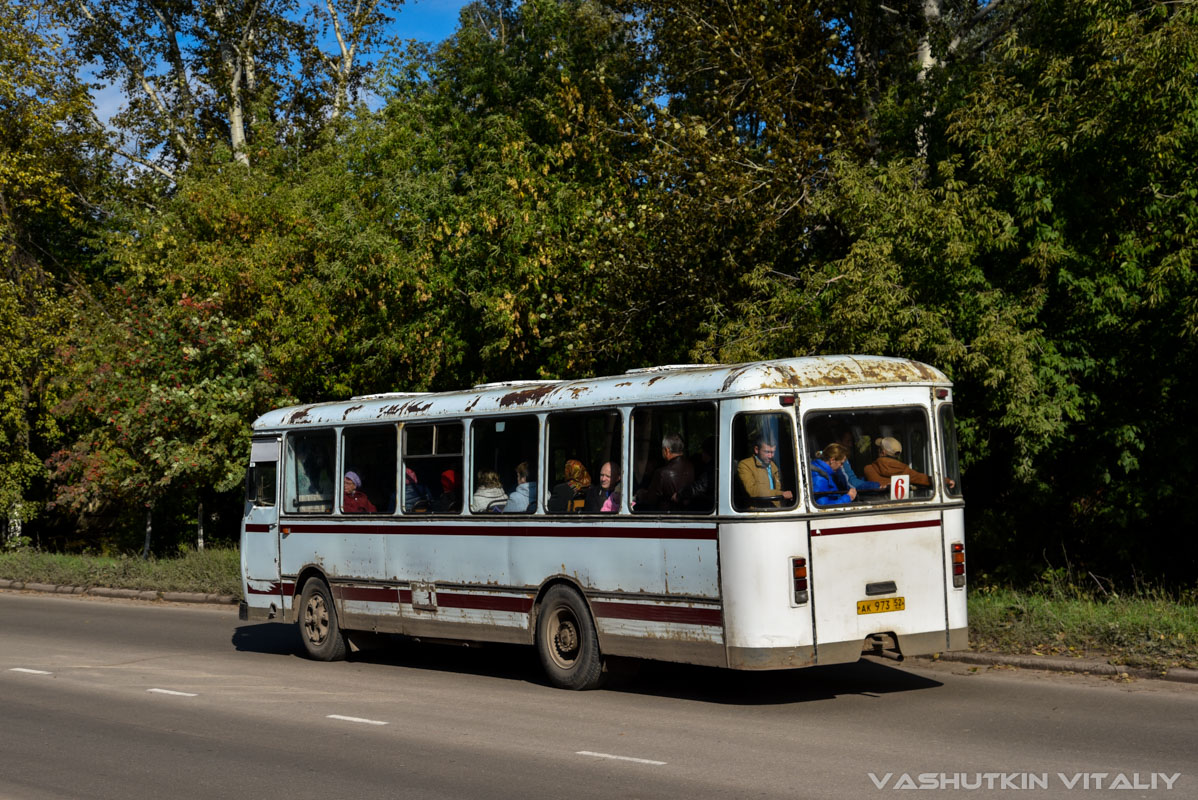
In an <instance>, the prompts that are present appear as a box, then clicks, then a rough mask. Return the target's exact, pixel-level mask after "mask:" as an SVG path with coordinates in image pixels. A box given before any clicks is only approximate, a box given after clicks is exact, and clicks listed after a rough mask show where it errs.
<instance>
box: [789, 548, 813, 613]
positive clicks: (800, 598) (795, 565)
mask: <svg viewBox="0 0 1198 800" xmlns="http://www.w3.org/2000/svg"><path fill="white" fill-rule="evenodd" d="M790 572H791V575H792V577H793V580H794V597H795V603H796V604H798V605H803V604H804V603H806V602H807V601H808V600H809V599H811V595H810V593H809V592H808V590H807V559H805V558H792V559H791V560H790Z"/></svg>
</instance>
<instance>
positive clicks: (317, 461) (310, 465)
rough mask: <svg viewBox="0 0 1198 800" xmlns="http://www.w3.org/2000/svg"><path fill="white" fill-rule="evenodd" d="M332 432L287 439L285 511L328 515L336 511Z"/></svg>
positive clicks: (289, 435) (307, 432)
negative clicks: (334, 506) (334, 502)
mask: <svg viewBox="0 0 1198 800" xmlns="http://www.w3.org/2000/svg"><path fill="white" fill-rule="evenodd" d="M333 435H334V434H333V431H331V430H328V431H320V430H318V431H303V432H300V433H290V434H288V435H287V446H286V456H285V458H286V462H285V466H284V470H285V472H284V475H285V477H286V488H285V490H284V505H283V509H284V511H286V512H288V513H292V514H328V513H330V512H332V510H333V489H334V484H333V451H334V446H335V442H334V440H333Z"/></svg>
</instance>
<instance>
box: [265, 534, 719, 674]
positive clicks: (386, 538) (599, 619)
mask: <svg viewBox="0 0 1198 800" xmlns="http://www.w3.org/2000/svg"><path fill="white" fill-rule="evenodd" d="M282 528H283V529H284V530H285V531H287V533H286V535H285V536H284V538H283V559H282V561H283V573H284V575H286V576H288V577H289V578H290V579H291V581H292V582H293V583H294V581H295V579H296V578H297V577H298V575H299V574H300V573H301V572H302V571H303V570H304V569H305V568H307V567H310V566H316V567H318V568H319V569H320V570H321V572H322V573H323V575H324V577H325V578H326V579H327V580H328V581H329V583H330V584H331V585H332V586H333V594H334V599H335V600H336V601H337V602H338V608H339V610H340V611H341V612H342V614H343V615H345V623H346V626H347V627H349V626H351V625H357V626H361V627H366V628H367V629H371V630H380V631H382V630H387V631H391V632H397V633H407V634H410V635H424V636H441V637H448V638H457V637H461V638H480V639H483V640H494V641H512V640H514V639H515V640H522V639H527V636H515V637H514V636H513V635H512V633H511V631H500V630H495V631H489V629H490V628H491V627H494V628H510V629H518V630H520V631H524V632H529V631H530V630H531V622H530V620H531V612H532V606H533V601H534V600H535V598H536V596H537V594H538V592H539V591H540V589H541V587H542V586H544V585H545V584H546V583H548V582H550V581H552V580H557V579H561V580H566V581H568V582H569V583H571V584H573V585H575V586H577V587H578V588H580V589H581V590H582V591H583V593H584V595H585V596H587V598H588V599H589V601H590V603H591V607H592V612H593V614H594V617H595V620H596V627H597V629H598V631H599V634H600V637H601V639H604V640H605V639H608V638H610V639H611V640H612V644H611V646H609V647H607V648H606V651H609V652H612V653H613V654H625V655H635V654H638V653H639V652H640V651H641V650H642V649H643V648H639V647H637V646H636V645H635V644H634V642H635V641H637V640H640V639H649V638H651V639H655V640H658V642H659V643H666V642H671V641H677V642H681V643H683V644H684V645H688V646H687V647H683V648H681V650H682V651H684V652H690V651H692V650H696V649H698V650H704V651H705V650H709V649H710V650H711V651H712V654H705V655H701V656H696V655H690V656H687V657H685V658H683V659H682V660H688V661H694V662H695V663H715V662H719V661H722V650H723V624H722V618H721V615H720V606H719V573H718V570H719V566H718V553H717V546H716V526H715V525H714V524H711V523H700V524H696V523H682V524H673V525H659V526H657V527H655V528H649V527H646V526H645V525H644V524H643V523H640V522H637V521H635V520H628V521H624V522H617V523H612V524H609V525H605V526H604V528H603V530H602V532H600V531H597V530H596V529H595V528H594V527H593V526H588V525H577V524H575V525H564V524H560V523H545V522H534V523H527V522H523V521H522V522H520V523H512V524H504V523H501V522H486V523H483V524H479V523H471V522H469V521H466V520H462V521H447V520H445V521H424V520H421V521H419V522H407V521H399V520H394V521H392V522H390V523H383V524H380V523H378V522H372V523H370V524H365V523H362V522H360V521H353V522H344V523H338V522H335V521H334V522H329V521H322V520H302V521H299V520H295V519H291V518H289V519H286V520H285V521H284V524H283V525H282ZM339 530H344V531H346V532H345V533H341V532H339ZM376 531H378V532H376ZM383 531H385V532H383ZM384 553H385V556H384V555H383V554H384ZM293 591H298V587H296V588H295V589H294V590H293ZM290 605H291V604H290V603H289V604H288V606H289V607H290ZM383 617H387V618H390V619H383V620H379V619H375V618H383ZM380 623H381V624H380ZM467 633H469V634H470V635H469V636H467ZM492 634H493V635H492ZM703 644H706V645H711V647H710V648H703V647H700V648H695V647H689V645H703ZM659 649H660V647H658V648H655V649H654V650H655V652H656V651H657V650H659ZM632 651H636V652H632Z"/></svg>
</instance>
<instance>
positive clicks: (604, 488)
mask: <svg viewBox="0 0 1198 800" xmlns="http://www.w3.org/2000/svg"><path fill="white" fill-rule="evenodd" d="M619 510H620V465H619V464H616V463H615V462H612V461H608V462H606V463H605V464H604V465H603V466H602V467H600V468H599V483H598V484H597V485H593V486H591V488H589V489H587V501H586V505H584V506H583V511H585V512H587V513H588V514H605V513H608V512H611V513H616V512H618V511H619Z"/></svg>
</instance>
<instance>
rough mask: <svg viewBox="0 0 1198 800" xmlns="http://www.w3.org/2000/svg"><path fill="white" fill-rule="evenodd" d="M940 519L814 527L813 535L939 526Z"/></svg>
mask: <svg viewBox="0 0 1198 800" xmlns="http://www.w3.org/2000/svg"><path fill="white" fill-rule="evenodd" d="M939 527H940V520H938V519H929V520H925V521H923V522H891V523H887V524H883V525H853V526H849V527H844V528H812V529H811V535H812V536H835V535H837V534H841V533H872V532H874V531H905V530H911V529H913V528H939Z"/></svg>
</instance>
